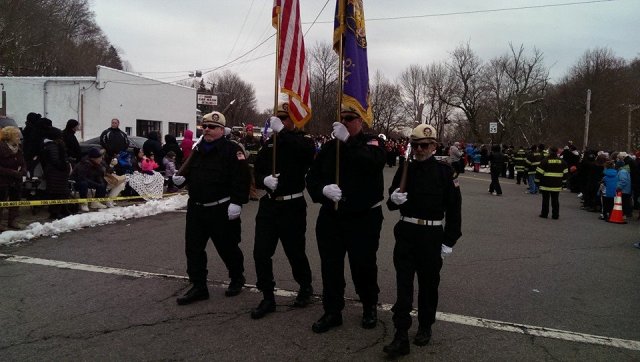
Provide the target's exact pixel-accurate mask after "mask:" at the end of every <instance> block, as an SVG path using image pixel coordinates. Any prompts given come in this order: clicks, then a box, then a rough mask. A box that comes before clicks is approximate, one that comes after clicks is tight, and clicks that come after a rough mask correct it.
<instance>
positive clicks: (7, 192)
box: [0, 127, 27, 232]
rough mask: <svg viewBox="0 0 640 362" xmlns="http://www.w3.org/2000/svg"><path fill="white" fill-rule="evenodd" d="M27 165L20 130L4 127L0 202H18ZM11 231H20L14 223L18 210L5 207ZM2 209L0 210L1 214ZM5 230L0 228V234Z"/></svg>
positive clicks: (0, 144) (0, 139) (0, 147)
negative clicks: (21, 144)
mask: <svg viewBox="0 0 640 362" xmlns="http://www.w3.org/2000/svg"><path fill="white" fill-rule="evenodd" d="M26 172H27V165H26V163H25V161H24V156H23V154H22V148H21V146H20V130H19V129H18V128H16V127H4V128H3V129H2V130H0V201H20V191H21V190H20V189H21V187H22V176H24V175H26ZM6 209H7V212H8V213H9V219H8V220H9V221H8V224H7V226H8V227H9V228H11V229H20V228H21V226H22V225H20V224H19V223H17V222H16V219H17V218H18V213H19V209H18V208H17V207H7V208H6ZM2 211H3V209H0V212H2ZM5 230H6V229H5V228H4V227H2V226H0V232H2V231H5Z"/></svg>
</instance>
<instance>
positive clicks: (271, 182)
mask: <svg viewBox="0 0 640 362" xmlns="http://www.w3.org/2000/svg"><path fill="white" fill-rule="evenodd" d="M263 183H264V185H265V186H267V187H268V188H270V189H271V191H275V190H276V188H277V187H278V178H277V177H273V176H271V175H269V176H267V177H265V178H264V181H263Z"/></svg>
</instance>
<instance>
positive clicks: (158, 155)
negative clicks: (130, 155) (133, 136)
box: [142, 131, 164, 171]
mask: <svg viewBox="0 0 640 362" xmlns="http://www.w3.org/2000/svg"><path fill="white" fill-rule="evenodd" d="M147 138H148V139H147V140H146V141H144V144H143V145H142V151H143V152H144V155H145V156H147V158H151V155H153V156H154V158H155V159H156V160H158V161H159V162H161V163H162V158H163V157H164V152H163V151H162V143H161V142H160V133H159V132H158V131H151V132H149V134H148V135H147ZM162 170H164V167H163V166H162V165H160V169H159V170H158V171H162Z"/></svg>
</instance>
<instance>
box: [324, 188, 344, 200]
mask: <svg viewBox="0 0 640 362" xmlns="http://www.w3.org/2000/svg"><path fill="white" fill-rule="evenodd" d="M322 194H323V195H324V196H326V197H327V198H328V199H329V200H331V201H333V202H338V201H340V199H341V198H342V190H340V187H338V185H336V184H331V185H327V186H325V187H323V188H322Z"/></svg>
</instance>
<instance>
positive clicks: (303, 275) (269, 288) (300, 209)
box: [253, 195, 311, 293]
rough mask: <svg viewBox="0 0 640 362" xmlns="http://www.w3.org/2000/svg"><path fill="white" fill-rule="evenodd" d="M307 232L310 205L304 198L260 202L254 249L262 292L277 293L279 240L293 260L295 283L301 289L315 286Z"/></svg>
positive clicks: (261, 200) (291, 263)
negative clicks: (274, 259) (275, 270)
mask: <svg viewBox="0 0 640 362" xmlns="http://www.w3.org/2000/svg"><path fill="white" fill-rule="evenodd" d="M306 230H307V203H306V201H305V199H304V197H299V198H297V199H292V200H283V201H276V200H272V199H271V198H269V195H265V196H263V197H262V198H261V199H260V206H259V208H258V214H257V215H256V230H255V231H256V233H255V234H256V235H255V240H254V246H253V259H254V261H255V264H256V276H257V277H258V282H257V283H256V285H257V287H258V289H260V290H261V291H262V292H264V293H273V288H274V287H275V285H276V283H275V281H274V278H273V264H272V260H271V258H272V257H273V254H274V253H275V251H276V247H277V246H278V239H280V240H281V241H282V249H284V253H285V254H286V256H287V259H289V265H291V272H292V274H293V279H295V281H296V282H297V283H298V284H299V285H300V286H301V287H308V286H311V268H310V267H309V260H308V259H307V254H306V252H305V245H306V239H305V232H306Z"/></svg>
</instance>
